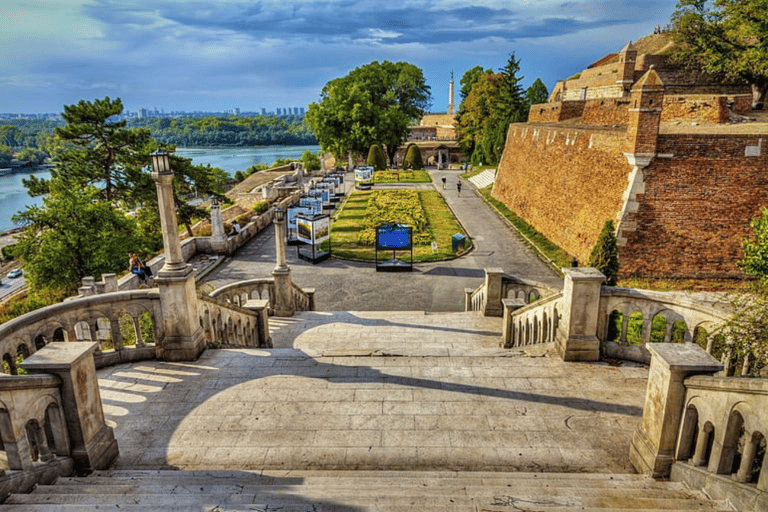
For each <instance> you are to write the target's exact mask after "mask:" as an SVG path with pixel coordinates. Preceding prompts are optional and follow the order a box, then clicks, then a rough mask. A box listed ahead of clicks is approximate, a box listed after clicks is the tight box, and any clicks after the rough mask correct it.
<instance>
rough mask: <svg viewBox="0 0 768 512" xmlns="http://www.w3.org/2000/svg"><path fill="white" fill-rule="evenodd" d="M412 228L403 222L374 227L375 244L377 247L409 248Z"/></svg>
mask: <svg viewBox="0 0 768 512" xmlns="http://www.w3.org/2000/svg"><path fill="white" fill-rule="evenodd" d="M412 232H413V230H412V228H411V227H410V226H405V225H403V224H384V225H381V226H379V227H378V228H376V245H377V247H378V248H379V249H410V248H411V246H412Z"/></svg>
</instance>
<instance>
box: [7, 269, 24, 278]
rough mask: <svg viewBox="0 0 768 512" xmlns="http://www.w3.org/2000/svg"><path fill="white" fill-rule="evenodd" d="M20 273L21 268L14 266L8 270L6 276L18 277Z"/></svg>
mask: <svg viewBox="0 0 768 512" xmlns="http://www.w3.org/2000/svg"><path fill="white" fill-rule="evenodd" d="M21 274H22V272H21V269H20V268H15V269H13V270H11V271H10V272H8V277H10V278H14V277H20V276H21Z"/></svg>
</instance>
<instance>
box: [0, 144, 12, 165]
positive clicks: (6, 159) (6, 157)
mask: <svg viewBox="0 0 768 512" xmlns="http://www.w3.org/2000/svg"><path fill="white" fill-rule="evenodd" d="M11 160H13V150H12V149H11V148H9V147H8V146H4V145H3V144H0V167H6V166H7V165H9V164H10V163H11Z"/></svg>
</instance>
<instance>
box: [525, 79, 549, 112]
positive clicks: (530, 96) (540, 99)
mask: <svg viewBox="0 0 768 512" xmlns="http://www.w3.org/2000/svg"><path fill="white" fill-rule="evenodd" d="M525 99H526V101H527V102H528V105H529V106H530V105H539V104H541V103H546V102H547V101H549V91H548V90H547V86H546V85H544V82H542V81H541V78H537V79H536V81H535V82H533V84H531V86H530V87H529V88H528V90H526V91H525Z"/></svg>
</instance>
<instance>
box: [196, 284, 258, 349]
mask: <svg viewBox="0 0 768 512" xmlns="http://www.w3.org/2000/svg"><path fill="white" fill-rule="evenodd" d="M263 302H264V304H263V305H260V306H259V307H257V306H255V305H253V306H250V307H249V305H248V304H247V301H242V302H241V303H239V304H234V303H230V302H227V301H225V300H223V299H222V298H215V297H209V296H206V295H199V296H198V302H197V304H198V314H199V315H200V325H201V326H202V328H203V334H204V336H205V341H206V346H208V347H270V346H271V342H270V341H269V325H268V323H267V315H266V313H267V308H266V307H267V302H266V301H263Z"/></svg>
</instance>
